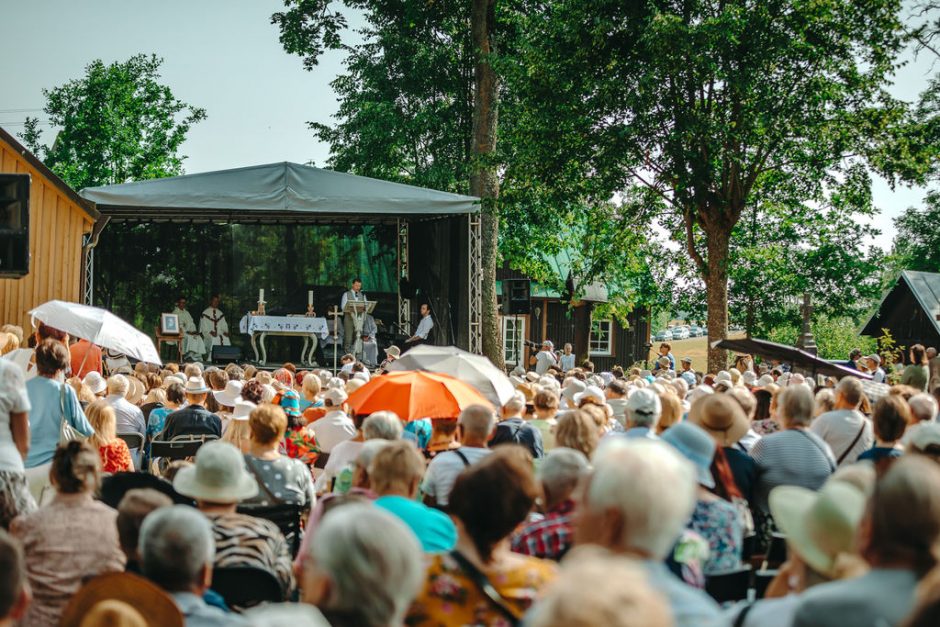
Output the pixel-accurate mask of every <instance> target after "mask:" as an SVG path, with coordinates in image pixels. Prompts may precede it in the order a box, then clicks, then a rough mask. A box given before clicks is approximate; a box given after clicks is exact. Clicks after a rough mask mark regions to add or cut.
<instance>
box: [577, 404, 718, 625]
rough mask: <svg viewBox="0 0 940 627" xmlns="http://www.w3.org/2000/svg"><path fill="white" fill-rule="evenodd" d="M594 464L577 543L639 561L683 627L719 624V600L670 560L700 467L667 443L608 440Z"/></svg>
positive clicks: (687, 514) (692, 499)
mask: <svg viewBox="0 0 940 627" xmlns="http://www.w3.org/2000/svg"><path fill="white" fill-rule="evenodd" d="M640 391H643V390H640ZM593 462H594V470H593V472H592V473H591V475H590V477H589V478H588V481H587V484H586V486H585V489H584V492H583V493H582V498H581V502H580V503H579V507H580V508H581V514H580V517H579V521H578V525H577V527H576V528H575V544H576V545H582V544H594V545H598V546H602V547H604V548H606V549H608V550H609V551H610V552H611V553H614V554H616V555H620V556H623V558H624V559H630V560H635V561H636V562H637V564H638V565H639V566H640V567H642V568H643V570H644V571H645V572H646V575H647V580H648V581H649V584H650V585H651V586H652V587H653V589H654V590H656V591H657V592H659V593H660V594H661V595H662V596H663V598H664V599H665V601H666V603H667V604H668V605H669V607H670V609H671V610H672V615H673V618H674V620H675V625H676V627H700V626H702V625H711V624H714V623H716V622H717V621H718V620H719V619H720V616H721V614H720V609H719V607H718V604H717V603H715V601H714V600H713V599H712V598H711V597H709V596H708V595H706V594H705V593H704V592H702V591H701V590H697V589H695V588H692V587H691V586H688V585H686V584H685V583H683V582H682V581H680V580H679V579H678V578H676V577H675V576H674V575H673V574H672V573H671V572H669V570H668V569H667V568H666V566H665V564H664V560H665V559H666V556H667V555H668V554H669V551H670V550H671V549H672V547H673V545H674V544H675V541H676V538H678V537H679V534H680V533H681V531H682V529H683V527H685V524H686V522H687V521H688V519H689V517H690V516H691V514H692V509H693V508H694V506H695V499H696V491H697V486H696V481H695V471H694V470H693V468H692V465H691V464H690V463H689V462H688V461H686V460H685V459H684V458H682V457H680V456H679V454H678V453H677V452H676V451H675V450H673V449H672V448H671V447H670V446H669V445H667V444H665V443H664V442H660V441H654V440H649V439H634V440H630V439H627V438H606V439H605V440H604V441H603V442H602V443H601V445H600V447H599V448H598V449H597V451H596V452H595V454H594V458H593Z"/></svg>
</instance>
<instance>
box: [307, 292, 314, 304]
mask: <svg viewBox="0 0 940 627" xmlns="http://www.w3.org/2000/svg"><path fill="white" fill-rule="evenodd" d="M307 305H308V306H309V307H313V290H307Z"/></svg>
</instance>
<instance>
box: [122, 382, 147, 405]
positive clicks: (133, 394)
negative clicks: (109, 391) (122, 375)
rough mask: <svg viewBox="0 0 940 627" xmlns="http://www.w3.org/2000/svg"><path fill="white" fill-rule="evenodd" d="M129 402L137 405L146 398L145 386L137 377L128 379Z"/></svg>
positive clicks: (127, 397)
mask: <svg viewBox="0 0 940 627" xmlns="http://www.w3.org/2000/svg"><path fill="white" fill-rule="evenodd" d="M127 383H128V386H127V396H125V398H126V399H127V402H128V403H130V404H131V405H136V404H137V403H139V402H140V399H142V398H143V397H144V384H143V383H141V382H140V379H138V378H137V377H131V376H129V377H127Z"/></svg>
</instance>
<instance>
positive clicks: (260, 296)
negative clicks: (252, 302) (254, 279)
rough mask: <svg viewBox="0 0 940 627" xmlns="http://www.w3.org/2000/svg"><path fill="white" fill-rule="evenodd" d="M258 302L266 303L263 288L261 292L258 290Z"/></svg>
mask: <svg viewBox="0 0 940 627" xmlns="http://www.w3.org/2000/svg"><path fill="white" fill-rule="evenodd" d="M258 302H259V303H263V302H264V288H261V289H260V290H258Z"/></svg>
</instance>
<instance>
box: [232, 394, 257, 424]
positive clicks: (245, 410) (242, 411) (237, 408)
mask: <svg viewBox="0 0 940 627" xmlns="http://www.w3.org/2000/svg"><path fill="white" fill-rule="evenodd" d="M233 407H234V409H233V410H232V420H248V419H249V418H250V417H251V412H253V411H254V410H255V408H256V407H257V405H255V404H254V403H252V402H251V401H246V400H245V399H243V398H240V399H238V400H237V401H235V404H234V405H233Z"/></svg>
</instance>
